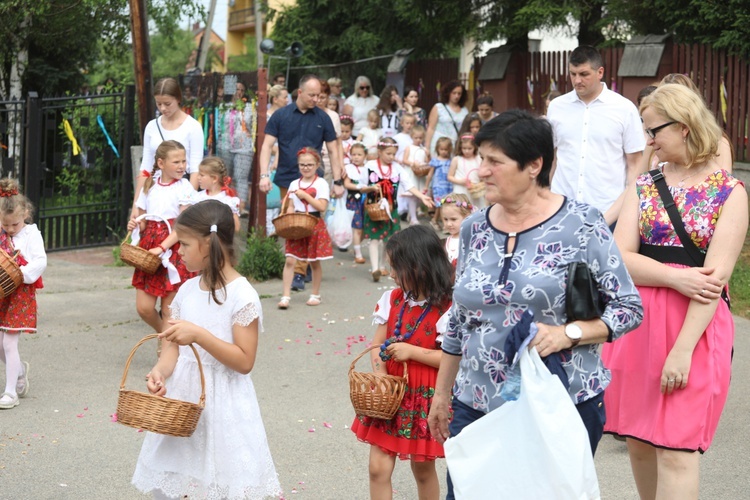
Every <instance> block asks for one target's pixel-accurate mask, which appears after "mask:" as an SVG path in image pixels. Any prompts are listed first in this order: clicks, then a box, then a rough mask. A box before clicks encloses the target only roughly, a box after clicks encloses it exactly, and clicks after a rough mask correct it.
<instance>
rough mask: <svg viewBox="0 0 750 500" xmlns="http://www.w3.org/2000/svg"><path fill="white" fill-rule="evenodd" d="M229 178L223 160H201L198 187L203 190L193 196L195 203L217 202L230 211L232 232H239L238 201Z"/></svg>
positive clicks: (210, 157)
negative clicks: (232, 219) (232, 224)
mask: <svg viewBox="0 0 750 500" xmlns="http://www.w3.org/2000/svg"><path fill="white" fill-rule="evenodd" d="M231 183H232V178H231V177H229V174H228V172H227V167H226V165H225V164H224V160H222V159H221V158H219V157H218V156H208V157H206V158H203V161H201V163H200V165H198V186H199V187H200V188H201V189H202V190H203V191H199V192H198V193H196V195H195V202H196V203H198V202H201V201H205V200H219V201H220V202H222V203H224V204H225V205H226V206H228V207H229V208H230V209H231V210H232V215H233V217H234V232H235V233H237V232H238V231H239V230H240V199H239V198H237V193H235V192H234V189H232V188H230V187H229V185H230V184H231Z"/></svg>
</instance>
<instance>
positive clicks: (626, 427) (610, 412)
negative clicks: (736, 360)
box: [602, 286, 734, 453]
mask: <svg viewBox="0 0 750 500" xmlns="http://www.w3.org/2000/svg"><path fill="white" fill-rule="evenodd" d="M638 291H639V292H640V294H641V299H642V301H643V309H644V315H643V323H642V324H641V326H640V327H638V328H637V329H636V330H633V331H632V332H630V333H627V334H625V336H623V337H622V338H620V339H617V340H616V341H615V342H613V343H611V344H605V345H604V347H603V350H602V359H603V361H604V365H605V366H606V367H607V368H609V369H610V371H611V372H612V382H611V383H610V385H609V386H608V387H607V390H606V391H605V392H604V404H605V408H606V411H607V423H606V424H605V426H604V432H607V433H610V434H618V435H620V436H626V437H632V438H635V439H638V440H640V441H644V442H646V443H649V444H651V445H653V446H656V447H659V448H668V449H675V450H684V451H696V450H697V451H699V452H701V453H703V452H705V451H706V450H707V449H708V447H709V446H711V441H712V440H713V437H714V434H715V433H716V428H717V427H718V425H719V417H720V416H721V412H722V410H723V409H724V403H725V402H726V400H727V393H728V392H729V380H730V376H731V367H732V345H733V343H734V321H733V319H732V315H731V313H730V312H729V308H728V307H727V305H726V303H725V302H724V301H723V300H719V305H718V307H717V309H716V313H715V314H714V317H713V319H712V320H711V322H710V323H709V324H708V327H707V328H706V331H705V332H704V333H703V335H702V336H701V338H700V340H699V341H698V343H697V344H696V346H695V350H694V351H693V358H692V362H691V367H690V373H689V375H688V384H687V387H686V388H685V389H681V390H680V389H677V390H675V391H674V392H673V393H672V394H671V395H666V394H662V393H661V392H660V384H661V373H662V369H663V367H664V362H665V361H666V358H667V355H668V354H669V351H670V350H671V348H672V346H674V343H675V341H676V339H677V336H678V335H679V333H680V329H681V328H682V325H683V323H684V321H685V315H686V313H687V308H688V305H689V303H690V299H688V298H687V297H685V296H684V295H682V294H681V293H679V292H677V291H675V290H673V289H671V288H654V287H643V286H639V287H638Z"/></svg>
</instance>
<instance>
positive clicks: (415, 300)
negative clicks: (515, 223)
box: [352, 226, 453, 499]
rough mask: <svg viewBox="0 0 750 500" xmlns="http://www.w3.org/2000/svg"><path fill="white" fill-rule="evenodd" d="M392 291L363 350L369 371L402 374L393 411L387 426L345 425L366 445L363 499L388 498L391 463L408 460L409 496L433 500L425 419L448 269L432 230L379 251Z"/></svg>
mask: <svg viewBox="0 0 750 500" xmlns="http://www.w3.org/2000/svg"><path fill="white" fill-rule="evenodd" d="M386 249H387V252H388V259H389V260H390V262H391V269H392V271H393V274H394V279H395V281H396V285H397V286H398V288H396V289H394V290H388V291H387V292H385V293H384V294H383V296H382V297H381V298H380V300H379V301H378V304H377V306H375V312H374V313H373V324H375V325H377V330H376V331H375V337H374V338H373V340H372V343H373V345H378V344H379V345H380V350H377V349H373V350H372V351H371V357H370V359H371V362H372V369H373V371H374V372H376V373H382V374H388V375H395V376H402V375H403V370H404V367H403V363H404V362H406V364H407V368H408V371H409V379H408V385H407V389H406V393H405V394H404V398H403V400H402V401H401V406H400V407H399V409H398V410H397V412H396V416H395V417H393V418H392V419H391V420H383V419H377V418H370V417H363V416H358V417H357V418H355V420H354V423H353V424H352V431H353V432H354V434H355V435H356V436H357V439H359V440H360V441H363V442H365V443H368V444H370V463H369V472H370V498H391V496H392V484H391V475H392V474H393V469H394V467H395V462H396V458H397V457H398V458H399V459H401V460H409V461H410V462H411V470H412V474H413V475H414V479H415V480H416V482H417V494H416V495H413V494H412V495H409V496H411V497H412V498H435V499H436V498H439V496H440V484H439V481H438V476H437V472H436V471H435V459H436V458H441V457H444V456H445V454H444V452H443V448H442V446H441V445H440V444H439V443H438V442H437V441H436V440H435V438H434V437H433V436H432V434H430V431H429V429H428V427H427V415H428V414H429V412H430V405H431V403H432V395H433V394H434V391H435V382H436V380H437V372H438V367H439V366H440V360H441V358H442V352H441V350H440V343H441V340H442V338H441V336H439V335H438V333H437V331H436V323H437V321H438V319H439V318H440V317H441V316H442V315H443V313H445V311H447V310H448V308H449V307H450V302H451V293H452V289H453V287H452V285H453V281H452V280H451V275H452V270H451V266H450V263H449V262H448V259H447V257H446V254H445V252H444V251H443V249H442V244H441V242H440V239H439V238H438V237H437V235H436V234H435V232H434V231H433V230H432V229H430V228H428V227H425V226H411V227H408V228H406V229H404V230H403V231H401V232H400V233H398V234H395V235H394V236H393V237H392V238H391V239H390V240H389V241H388V245H387V246H386Z"/></svg>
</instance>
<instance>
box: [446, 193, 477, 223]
mask: <svg viewBox="0 0 750 500" xmlns="http://www.w3.org/2000/svg"><path fill="white" fill-rule="evenodd" d="M440 206H441V207H456V208H457V209H458V212H459V213H460V214H461V215H462V216H463V218H464V219H465V218H466V217H468V216H469V215H471V213H472V212H473V211H474V205H472V204H471V200H470V199H469V197H468V196H466V195H465V194H461V193H451V194H449V195H447V196H446V197H445V198H443V199H442V200H441V201H440Z"/></svg>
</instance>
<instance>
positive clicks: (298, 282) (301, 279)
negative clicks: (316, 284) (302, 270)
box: [292, 274, 305, 292]
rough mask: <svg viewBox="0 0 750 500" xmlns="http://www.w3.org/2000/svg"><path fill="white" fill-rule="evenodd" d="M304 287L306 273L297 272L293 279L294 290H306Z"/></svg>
mask: <svg viewBox="0 0 750 500" xmlns="http://www.w3.org/2000/svg"><path fill="white" fill-rule="evenodd" d="M304 289H305V275H304V274H295V275H294V279H292V290H294V291H295V292H296V291H298V290H304Z"/></svg>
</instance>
